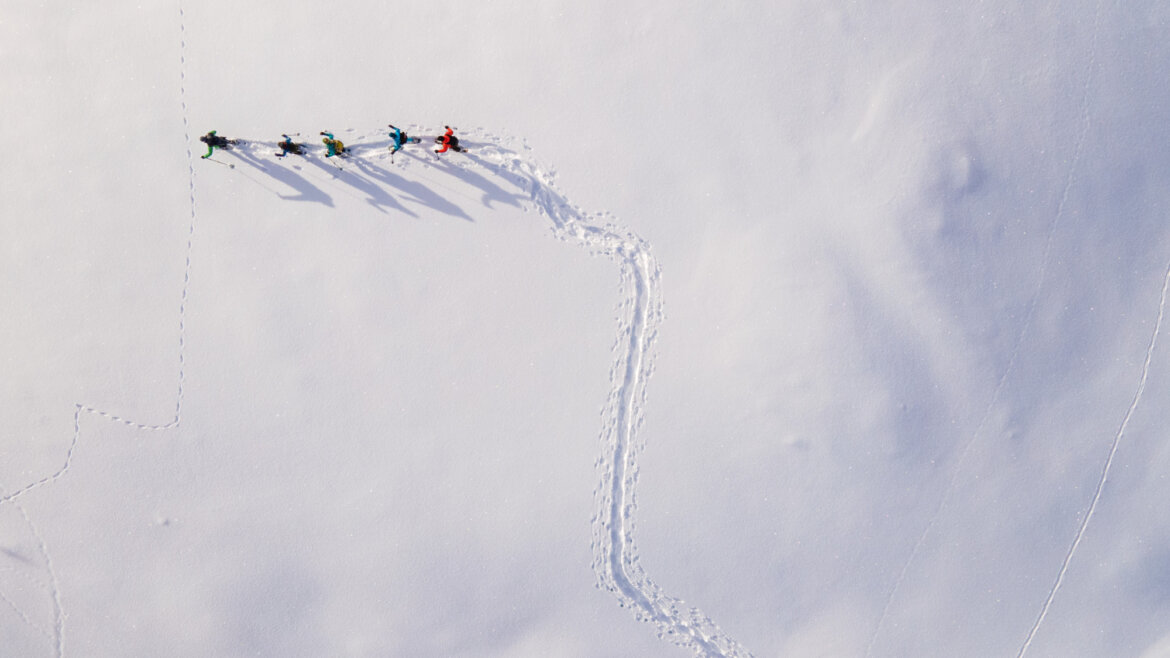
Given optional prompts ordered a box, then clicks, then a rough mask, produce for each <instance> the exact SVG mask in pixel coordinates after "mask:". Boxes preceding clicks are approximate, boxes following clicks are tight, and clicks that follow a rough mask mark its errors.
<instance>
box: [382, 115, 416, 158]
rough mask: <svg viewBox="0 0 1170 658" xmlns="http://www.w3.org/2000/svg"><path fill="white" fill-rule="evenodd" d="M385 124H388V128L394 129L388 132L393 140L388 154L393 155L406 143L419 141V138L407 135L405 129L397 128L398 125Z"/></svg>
mask: <svg viewBox="0 0 1170 658" xmlns="http://www.w3.org/2000/svg"><path fill="white" fill-rule="evenodd" d="M386 125H388V126H390V129H391V130H393V131H394V132H392V133H390V139H392V140H394V143H393V144H391V145H390V155H394V154H395V153H397V152H398V151H400V150H402V147H403V146H404V145H406V144H418V143H419V141H420V140H419V138H417V137H408V136H407V134H406V131H405V130H403V129H401V128H399V127H398V126H395V125H394V124H392V123H390V124H386Z"/></svg>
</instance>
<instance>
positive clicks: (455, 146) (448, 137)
mask: <svg viewBox="0 0 1170 658" xmlns="http://www.w3.org/2000/svg"><path fill="white" fill-rule="evenodd" d="M443 127H444V128H446V129H447V132H446V133H444V134H443V136H442V137H436V138H435V143H436V144H442V145H443V148H441V149H437V150H435V153H446V152H447V149H451V150H452V151H455V152H457V153H463V152H464V151H465V150H466V149H464V148H463V147H462V146H459V138H458V137H456V136H455V131H454V130H453V129H452V128H451V126H443Z"/></svg>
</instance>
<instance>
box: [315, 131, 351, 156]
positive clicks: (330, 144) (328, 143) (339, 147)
mask: <svg viewBox="0 0 1170 658" xmlns="http://www.w3.org/2000/svg"><path fill="white" fill-rule="evenodd" d="M321 134H322V135H324V136H325V138H324V139H322V140H321V142H322V143H323V144H325V148H327V149H329V152H328V153H326V154H325V157H327V158H332V157H333V156H335V155H337V156H342V157H344V156H345V153H346V151H345V144H342V143H341V140H340V139H336V138H334V137H333V133H330V132H322V133H321Z"/></svg>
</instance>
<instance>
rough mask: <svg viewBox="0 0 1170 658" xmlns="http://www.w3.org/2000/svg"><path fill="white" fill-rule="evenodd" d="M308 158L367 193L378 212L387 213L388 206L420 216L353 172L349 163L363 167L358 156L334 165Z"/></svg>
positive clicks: (322, 169) (330, 173)
mask: <svg viewBox="0 0 1170 658" xmlns="http://www.w3.org/2000/svg"><path fill="white" fill-rule="evenodd" d="M306 159H307V160H308V162H309V163H311V164H312V165H313V166H314V167H317V168H318V169H320V170H321V171H323V172H325V173H327V174H329V175H330V176H332V177H333V178H334V179H336V180H339V181H341V182H343V183H345V184H346V185H349V186H351V187H353V188H355V189H356V190H358V191H359V192H362V193H363V194H365V195H366V199H365V200H366V202H367V203H369V204H370V205H371V206H373V207H374V208H376V209H377V210H378V212H382V213H385V212H386V208H392V209H394V210H398V211H400V212H402V213H403V214H406V215H410V216H411V217H418V215H417V214H415V213H414V212H413V211H411V210H409V209H408V208H406V206H403V205H402V204H401V203H399V202H398V200H397V199H395V198H394V197H392V196H390V193H389V192H387V191H386V190H385V189H384V188H383V187H382V186H380V185H378V184H377V183H374V182H371V181H369V180H366V179H365V178H362V177H361V176H358V175H357V174H356V173H354V172H353V167H352V166H348V167H347V165H356V166H357V168H359V169H363V167H362V164H363V161H362V160H360V159H356V158H349V159H343V160H341V161H340V164H339V165H337V166H334V165H332V164H327V163H326V162H323V161H322V160H321V159H318V158H316V157H312V156H310V157H309V158H306Z"/></svg>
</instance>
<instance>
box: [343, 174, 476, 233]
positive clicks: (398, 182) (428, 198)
mask: <svg viewBox="0 0 1170 658" xmlns="http://www.w3.org/2000/svg"><path fill="white" fill-rule="evenodd" d="M354 162H355V163H356V164H357V166H358V168H359V169H361V170H362V171H363V172H364V173H365V174H367V175H368V176H370V177H371V178H376V179H378V180H380V181H382V182H383V183H385V184H387V185H389V186H391V187H393V188H394V189H396V190H398V191H400V192H402V193H404V194H406V195H407V200H409V201H413V202H415V203H418V204H421V205H424V206H426V207H428V208H431V209H433V210H437V211H439V212H441V213H443V214H446V215H450V216H452V217H458V218H459V219H465V220H467V221H469V222H474V221H475V220H474V219H472V218H471V216H470V215H468V214H467V213H466V212H464V211H463V209H462V208H460V207H459V206H457V205H455V204H454V203H451V202H450V201H448V200H447V199H444V198H443V197H442V196H441V195H439V194H436V193H435V191H434V190H432V189H431V188H429V187H427V186H426V185H424V184H422V183H420V182H418V181H412V180H408V179H406V178H403V177H402V176H399V175H398V174H395V173H393V172H391V171H389V170H386V169H383V168H382V167H379V166H378V165H376V164H374V163H373V162H371V161H369V160H365V159H359V160H355V161H354Z"/></svg>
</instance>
